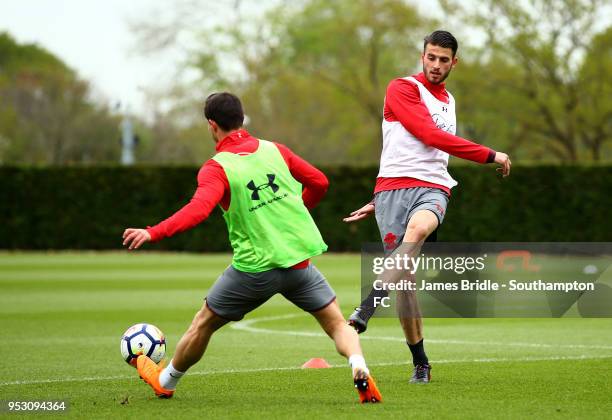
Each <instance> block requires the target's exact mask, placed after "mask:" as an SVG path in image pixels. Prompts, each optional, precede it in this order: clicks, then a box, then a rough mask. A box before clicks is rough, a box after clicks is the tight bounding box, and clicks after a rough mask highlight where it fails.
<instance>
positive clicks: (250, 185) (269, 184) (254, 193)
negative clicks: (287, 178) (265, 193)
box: [246, 174, 279, 200]
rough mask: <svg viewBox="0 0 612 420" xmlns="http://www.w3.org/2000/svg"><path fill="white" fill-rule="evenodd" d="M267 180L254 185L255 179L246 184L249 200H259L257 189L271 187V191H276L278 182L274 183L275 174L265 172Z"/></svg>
mask: <svg viewBox="0 0 612 420" xmlns="http://www.w3.org/2000/svg"><path fill="white" fill-rule="evenodd" d="M267 177H268V182H266V183H265V184H261V185H255V181H253V180H251V181H249V183H248V184H247V185H246V186H247V188H248V189H249V190H251V191H252V192H251V200H260V198H259V191H261V190H265V189H266V188H272V192H273V193H275V192H277V191H278V189H279V186H278V184H275V183H274V179H275V178H276V175H275V174H267Z"/></svg>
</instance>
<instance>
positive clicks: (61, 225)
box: [0, 165, 612, 251]
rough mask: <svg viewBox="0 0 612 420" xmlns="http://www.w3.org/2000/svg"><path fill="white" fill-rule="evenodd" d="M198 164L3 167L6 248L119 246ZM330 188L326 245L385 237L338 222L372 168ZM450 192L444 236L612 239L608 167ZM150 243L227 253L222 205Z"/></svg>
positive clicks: (538, 172)
mask: <svg viewBox="0 0 612 420" xmlns="http://www.w3.org/2000/svg"><path fill="white" fill-rule="evenodd" d="M197 170H198V168H193V167H147V166H145V167H134V168H122V167H61V168H21V167H20V168H17V167H0V177H1V179H2V182H1V183H0V203H1V204H0V216H1V217H2V223H1V224H0V248H2V249H118V248H121V233H122V232H123V229H124V228H126V227H130V226H132V227H144V226H146V225H152V224H155V223H157V222H158V221H160V220H162V219H163V218H165V217H167V216H169V215H171V214H172V213H173V212H174V211H176V210H178V209H179V208H180V207H181V206H182V205H183V204H185V203H187V202H188V201H189V199H190V197H191V195H192V193H193V191H194V189H195V186H196V174H197ZM323 170H324V172H325V173H326V174H327V176H328V177H329V179H330V189H329V192H328V194H327V196H326V197H325V199H324V200H323V201H322V203H321V204H320V205H319V207H317V208H316V209H315V210H314V211H313V216H314V218H315V220H316V222H317V224H318V225H319V227H320V229H321V231H322V233H323V236H324V238H325V240H326V242H327V243H328V244H329V246H330V251H357V250H359V249H360V246H361V244H362V243H363V242H373V241H377V240H379V235H378V231H377V229H376V224H375V221H374V219H373V218H371V219H368V220H366V221H362V222H360V223H357V224H352V225H346V224H344V223H342V221H341V219H342V217H343V216H344V215H346V214H348V213H349V212H350V211H352V210H354V209H356V208H358V207H359V206H361V205H362V204H364V203H365V202H367V201H369V199H370V198H371V196H372V189H373V185H374V180H375V177H376V172H377V171H376V168H350V167H334V168H323ZM451 172H452V174H453V176H454V177H455V178H456V179H457V180H458V181H459V186H458V187H456V188H454V189H453V195H452V197H451V201H450V204H449V208H448V214H447V217H446V220H445V222H444V225H443V226H442V227H441V229H440V231H439V234H438V239H439V240H442V241H462V242H463V241H589V242H590V241H612V228H611V227H612V217H611V216H612V214H611V213H612V212H611V210H610V209H611V208H612V194H611V193H612V167H608V166H606V167H577V166H563V167H560V166H540V167H520V166H519V167H516V166H515V167H514V168H513V173H512V176H511V177H509V178H507V179H503V180H502V179H500V178H498V177H496V176H495V174H494V172H493V169H492V168H491V167H483V166H478V165H473V166H466V167H455V168H452V169H451ZM150 248H152V249H158V250H161V249H172V250H189V251H227V250H229V244H228V241H227V233H226V229H225V225H224V222H223V220H222V218H221V216H220V212H219V210H218V209H217V210H215V211H214V212H213V214H212V215H211V217H210V218H209V219H208V220H207V221H205V222H204V223H203V224H202V225H201V226H198V227H197V228H195V229H192V230H191V231H190V232H185V233H183V234H180V235H177V236H176V237H174V238H170V239H166V240H164V241H161V242H160V243H158V244H155V245H152V246H151V247H150Z"/></svg>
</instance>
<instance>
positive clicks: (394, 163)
mask: <svg viewBox="0 0 612 420" xmlns="http://www.w3.org/2000/svg"><path fill="white" fill-rule="evenodd" d="M404 80H407V81H409V82H411V83H414V84H415V85H416V86H417V87H418V89H419V93H420V96H421V102H422V103H423V104H424V105H425V106H426V107H427V109H428V110H429V114H430V115H431V118H432V120H433V122H434V124H435V125H436V126H437V128H439V129H440V130H443V131H445V132H447V133H450V134H452V135H454V134H455V132H456V129H457V118H456V115H455V99H454V98H453V97H452V95H451V94H450V93H448V91H447V93H448V103H447V102H443V101H440V100H439V99H437V98H436V97H435V96H434V95H433V94H432V93H431V92H430V91H429V90H428V89H427V88H426V87H425V86H424V85H423V84H422V83H421V82H420V81H418V80H417V79H415V78H414V77H412V76H411V77H406V78H404ZM385 101H386V98H385ZM382 132H383V148H382V154H381V157H380V170H379V172H378V177H379V178H397V177H409V178H414V179H418V180H421V181H425V182H429V183H433V184H437V185H441V186H444V187H446V188H448V189H450V188H452V187H454V186H455V185H457V181H455V180H454V179H453V178H452V177H451V176H450V174H449V173H448V170H447V167H448V158H449V154H448V153H446V152H444V151H442V150H440V149H438V148H435V147H431V146H428V145H427V144H425V143H424V142H423V141H422V140H420V139H419V138H417V137H416V136H415V135H414V134H412V133H411V132H409V131H408V130H407V129H406V128H405V127H404V125H402V123H401V122H400V121H395V120H394V121H387V119H385V118H383V122H382Z"/></svg>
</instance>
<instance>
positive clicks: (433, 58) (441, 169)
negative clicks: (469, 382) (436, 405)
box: [344, 31, 511, 383]
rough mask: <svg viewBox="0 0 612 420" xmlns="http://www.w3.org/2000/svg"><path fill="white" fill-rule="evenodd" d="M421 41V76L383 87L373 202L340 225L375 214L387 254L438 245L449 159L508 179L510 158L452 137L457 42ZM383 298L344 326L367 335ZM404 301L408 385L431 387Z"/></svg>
mask: <svg viewBox="0 0 612 420" xmlns="http://www.w3.org/2000/svg"><path fill="white" fill-rule="evenodd" d="M424 41H425V42H424V46H423V54H422V55H421V61H422V63H423V72H422V73H419V74H415V75H413V76H410V77H404V78H399V79H395V80H393V81H391V82H390V83H389V86H388V87H387V93H386V96H385V104H384V111H383V122H382V132H383V148H382V154H381V159H380V170H379V173H378V177H377V179H376V186H375V189H374V199H373V200H372V201H371V202H370V203H368V204H366V205H365V206H363V207H362V208H360V209H358V210H356V211H354V212H352V213H351V214H350V216H349V217H346V218H345V219H344V221H345V222H355V221H358V220H361V219H364V218H365V217H367V216H369V215H370V214H372V213H375V216H376V222H377V224H378V229H379V231H380V235H381V238H382V240H383V243H384V247H385V250H386V252H387V253H390V252H392V251H393V250H394V249H399V248H400V246H405V248H409V249H410V250H411V251H410V254H411V255H410V256H416V255H417V254H418V252H419V250H420V247H421V246H422V244H423V242H425V241H426V240H435V232H436V229H437V228H438V226H439V225H440V224H441V223H442V221H443V219H444V215H445V213H446V207H447V204H448V200H449V198H450V191H451V188H452V187H454V186H455V185H457V182H456V181H455V180H454V179H453V178H452V177H451V176H450V174H449V173H448V170H447V166H448V158H449V155H452V156H456V157H459V158H462V159H466V160H471V161H474V162H477V163H497V164H499V165H501V167H499V168H498V169H497V170H498V171H499V172H501V173H502V175H503V176H504V177H506V176H508V175H509V174H510V164H511V162H510V159H509V157H508V155H507V154H505V153H500V152H495V151H494V150H492V149H490V148H488V147H485V146H481V145H479V144H476V143H473V142H472V141H469V140H466V139H464V138H461V137H458V136H456V135H455V130H456V127H457V123H456V117H455V100H454V99H453V96H452V95H451V94H450V93H449V92H448V91H447V90H446V88H445V84H444V81H445V80H446V78H447V77H448V76H449V75H450V72H451V70H452V69H453V68H454V67H455V65H456V64H457V56H456V53H457V48H458V43H457V40H456V39H455V37H454V36H453V35H452V34H451V33H449V32H447V31H435V32H433V33H431V34H430V35H428V36H427V37H425V39H424ZM430 235H431V237H430ZM428 238H429V239H428ZM412 280H414V279H412ZM386 295H387V293H386V291H385V290H374V289H373V290H372V292H371V293H370V294H369V296H367V297H366V299H364V301H363V302H362V303H361V305H360V306H359V307H357V308H356V310H355V312H353V314H352V315H351V316H350V317H349V324H350V325H352V326H353V327H354V328H355V329H356V330H357V331H358V332H359V333H362V332H364V331H365V330H366V328H367V323H368V321H369V319H370V318H371V317H372V315H373V314H374V312H375V305H374V302H375V298H376V297H379V298H382V297H384V296H386ZM401 296H403V299H404V301H403V303H402V304H400V306H403V305H405V306H406V307H408V311H406V312H407V313H411V314H413V315H412V316H402V314H401V310H402V309H403V308H401V307H400V308H398V310H400V314H399V317H400V323H401V326H402V329H403V331H404V335H405V337H406V343H407V345H408V347H409V348H410V351H411V353H412V360H413V364H414V371H413V374H412V377H411V379H410V382H412V383H428V382H429V381H430V380H431V365H430V364H429V360H428V358H427V355H426V353H425V349H424V346H423V332H422V331H423V323H422V319H421V316H420V311H419V309H418V302H417V300H416V296H415V293H414V292H402V294H401ZM399 297H400V294H399V293H398V298H399ZM399 303H400V302H399V300H398V304H399Z"/></svg>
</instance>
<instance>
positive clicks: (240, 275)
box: [123, 92, 382, 403]
mask: <svg viewBox="0 0 612 420" xmlns="http://www.w3.org/2000/svg"><path fill="white" fill-rule="evenodd" d="M204 114H205V117H206V120H207V121H208V129H209V131H210V133H211V135H212V137H213V140H214V141H215V143H216V150H217V154H216V155H215V156H213V158H212V159H210V160H208V161H207V162H206V163H205V164H204V165H203V166H202V169H201V170H200V172H199V174H198V189H197V190H196V192H195V194H194V196H193V198H192V199H191V201H190V203H189V204H187V205H186V206H185V207H183V208H182V209H181V210H179V211H178V212H177V213H175V214H174V215H172V216H171V217H169V218H168V219H166V220H164V221H162V222H161V223H159V224H157V225H156V226H153V227H150V228H147V229H134V228H128V229H126V230H125V232H124V234H123V244H124V245H125V246H128V247H129V249H136V248H139V247H140V246H142V244H144V243H145V242H148V241H158V240H161V239H163V238H165V237H169V236H172V235H174V234H176V233H179V232H182V231H184V230H186V229H189V228H192V227H194V226H196V225H197V224H199V223H201V222H202V221H203V220H205V219H206V218H207V217H208V215H209V214H210V212H211V211H212V209H213V208H214V206H216V205H217V204H218V205H220V206H221V209H222V210H223V217H224V219H225V221H226V224H227V228H228V232H229V240H230V243H231V245H232V248H233V251H234V255H233V259H232V264H231V265H230V266H229V267H228V268H227V269H226V270H225V271H224V272H223V274H221V276H220V277H219V278H218V279H217V281H216V282H215V284H214V285H213V286H212V288H211V289H210V290H209V291H208V295H207V296H206V300H205V303H204V305H203V307H202V308H201V309H200V310H199V311H198V312H197V313H196V315H195V317H194V319H193V322H192V323H191V326H190V327H189V329H188V330H187V332H186V333H185V334H184V335H183V337H182V338H181V340H180V341H179V343H178V344H177V347H176V351H175V353H174V357H173V359H172V360H171V361H170V363H169V364H168V366H167V367H165V368H162V367H161V366H158V365H157V364H155V363H154V362H153V361H152V360H151V359H149V358H148V357H146V356H139V357H138V360H137V367H138V373H139V374H140V376H141V377H142V378H143V379H144V380H145V382H147V383H148V384H149V385H150V386H151V387H152V388H153V390H154V392H155V394H156V395H157V396H159V397H161V398H170V397H172V395H173V394H174V391H175V389H176V385H177V383H178V381H179V379H180V378H181V377H182V376H183V375H184V374H185V372H186V371H187V369H189V368H190V367H191V366H193V365H194V364H195V363H197V362H198V361H199V360H200V359H201V357H202V356H203V354H204V351H205V350H206V347H207V345H208V342H209V340H210V338H211V336H212V335H213V333H214V332H215V331H216V330H218V329H219V328H221V327H222V326H223V325H225V324H227V323H228V322H230V321H238V320H240V319H242V318H243V317H244V315H245V314H247V313H248V312H250V311H252V310H254V309H255V308H257V307H258V306H260V305H261V304H263V303H264V302H266V301H267V300H268V299H270V298H271V297H272V296H274V295H275V294H277V293H280V294H282V295H283V296H284V297H285V298H286V299H288V300H289V301H291V302H292V303H294V304H295V305H297V306H298V307H300V308H301V309H303V310H305V311H307V312H310V313H312V315H313V316H314V317H315V318H316V319H317V321H318V322H319V324H320V325H321V327H322V328H323V330H324V331H325V332H326V333H327V335H329V337H330V338H331V339H332V340H334V343H335V344H336V349H337V350H338V352H339V353H340V354H341V355H343V356H345V357H346V358H348V361H349V365H350V366H351V368H352V375H353V381H354V384H355V387H356V388H357V391H358V393H359V399H360V401H361V402H362V403H365V402H380V401H382V397H381V395H380V392H379V391H378V389H377V387H376V384H375V382H374V380H373V378H372V377H371V375H370V374H369V371H368V368H367V366H366V363H365V360H364V358H363V354H362V351H361V346H360V344H359V338H358V336H357V333H356V332H355V331H354V330H353V329H352V328H351V327H349V326H348V325H347V324H346V322H345V320H344V317H343V316H342V313H341V312H340V308H339V305H338V303H337V301H336V296H335V293H334V291H333V290H332V288H331V287H330V285H329V284H328V283H327V280H326V279H325V277H323V275H322V274H321V273H320V272H319V270H317V268H316V267H315V266H314V265H312V264H311V263H310V261H309V259H310V258H311V257H314V256H316V255H319V254H322V253H323V252H325V251H326V250H327V245H326V244H325V242H323V238H322V237H321V234H320V233H319V230H318V228H317V226H316V224H315V222H314V221H313V219H312V217H311V216H310V213H309V212H308V209H309V208H312V207H314V206H315V205H316V204H317V203H318V202H319V201H320V199H321V198H322V197H323V195H324V194H325V192H326V190H327V186H328V182H327V179H326V178H325V175H323V173H322V172H321V171H319V170H318V169H316V168H315V167H314V166H312V165H311V164H309V163H308V162H306V161H305V160H303V159H301V158H300V157H299V156H297V155H295V154H294V153H293V152H291V150H289V149H288V148H287V147H286V146H284V145H282V144H277V143H272V142H268V141H265V140H259V139H256V138H254V137H252V136H251V135H250V134H249V133H248V132H247V131H246V130H244V129H243V128H242V124H243V120H244V113H243V110H242V104H241V103H240V100H239V99H238V98H237V97H236V96H235V95H232V94H230V93H227V92H224V93H215V94H212V95H210V96H209V97H208V98H207V99H206V104H205V106H204Z"/></svg>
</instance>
